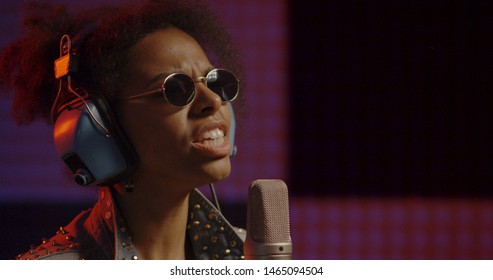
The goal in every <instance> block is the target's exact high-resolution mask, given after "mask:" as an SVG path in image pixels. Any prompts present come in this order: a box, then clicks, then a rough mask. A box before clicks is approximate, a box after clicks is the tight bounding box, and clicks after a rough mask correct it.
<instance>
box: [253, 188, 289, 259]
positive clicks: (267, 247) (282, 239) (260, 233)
mask: <svg viewBox="0 0 493 280" xmlns="http://www.w3.org/2000/svg"><path fill="white" fill-rule="evenodd" d="M288 201H289V199H288V187H287V186H286V184H285V183H284V182H283V181H282V180H256V181H254V182H252V183H251V184H250V188H249V190H248V204H247V234H246V240H245V247H244V254H245V259H250V260H290V259H291V255H292V253H293V245H292V242H291V235H290V230H289V202H288Z"/></svg>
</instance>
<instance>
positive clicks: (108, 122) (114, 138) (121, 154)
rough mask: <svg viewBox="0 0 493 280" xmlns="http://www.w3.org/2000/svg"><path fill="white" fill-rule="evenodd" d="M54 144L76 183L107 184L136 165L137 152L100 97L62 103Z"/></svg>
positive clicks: (120, 178) (120, 177)
mask: <svg viewBox="0 0 493 280" xmlns="http://www.w3.org/2000/svg"><path fill="white" fill-rule="evenodd" d="M54 142H55V148H56V150H57V152H58V154H59V156H60V158H61V159H62V160H63V161H64V162H65V164H66V165H67V167H68V168H69V169H70V170H71V171H72V173H73V174H74V180H75V182H76V183H77V184H79V185H89V184H96V185H110V184H114V183H117V182H120V181H122V180H124V179H125V178H126V177H128V176H129V175H130V174H131V173H132V172H133V171H134V170H135V168H136V165H137V156H136V153H135V152H134V150H133V148H132V146H131V145H130V143H129V141H128V140H127V138H126V137H125V135H124V134H123V132H122V130H121V129H120V127H119V126H118V124H117V122H116V119H115V117H114V116H113V113H112V111H111V109H110V107H109V105H108V103H107V102H106V101H105V100H104V99H103V98H101V97H97V96H89V97H88V98H87V99H85V100H81V99H76V100H74V101H72V102H70V103H68V104H66V105H64V106H63V107H62V109H61V110H60V112H59V115H58V118H57V120H56V122H55V126H54Z"/></svg>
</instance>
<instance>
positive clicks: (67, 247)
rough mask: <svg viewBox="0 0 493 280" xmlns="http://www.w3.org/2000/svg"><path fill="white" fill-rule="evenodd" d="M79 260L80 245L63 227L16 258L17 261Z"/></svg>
mask: <svg viewBox="0 0 493 280" xmlns="http://www.w3.org/2000/svg"><path fill="white" fill-rule="evenodd" d="M81 258H82V256H81V254H80V244H79V243H78V242H77V241H76V240H74V237H73V236H71V235H69V234H68V233H67V232H66V231H65V229H64V228H63V227H60V229H59V230H58V231H57V233H56V234H55V236H53V237H52V238H50V239H43V240H42V242H41V244H39V245H38V246H36V247H34V246H33V247H32V248H31V249H30V250H29V251H27V252H25V253H22V254H19V255H18V256H17V257H16V259H18V260H35V259H39V260H41V259H47V260H48V259H53V260H62V259H67V260H78V259H81Z"/></svg>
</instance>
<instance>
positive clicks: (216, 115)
mask: <svg viewBox="0 0 493 280" xmlns="http://www.w3.org/2000/svg"><path fill="white" fill-rule="evenodd" d="M30 10H31V13H30V15H29V16H28V17H27V21H26V23H27V28H28V33H27V34H26V36H25V37H24V38H22V39H21V40H19V41H16V42H14V43H12V44H10V45H9V46H7V48H5V49H4V50H2V53H1V62H2V76H1V77H2V79H1V80H2V81H3V82H4V83H8V84H10V85H12V86H13V87H14V89H15V90H16V96H15V98H14V105H13V112H14V116H15V117H16V119H17V121H18V122H19V123H27V122H31V121H33V120H37V119H45V120H49V119H50V118H51V119H53V120H55V143H57V141H59V140H58V139H57V138H63V139H66V135H64V133H66V131H67V130H66V129H65V130H64V129H61V128H60V127H65V126H66V125H60V124H59V123H60V122H63V121H64V118H65V116H67V115H69V116H72V115H70V114H73V112H85V113H86V115H85V116H86V118H88V119H89V120H90V123H92V126H91V127H94V128H95V130H98V131H103V132H104V133H103V134H105V135H106V136H108V138H110V139H111V138H112V136H111V134H113V135H114V133H115V132H114V131H116V130H118V131H120V130H121V132H120V133H121V134H122V136H121V138H122V139H123V141H126V142H127V141H128V143H129V144H128V147H125V148H124V153H125V154H126V158H127V162H126V165H125V166H126V167H125V168H124V169H125V170H124V171H123V172H119V173H118V174H117V175H114V176H113V175H112V176H111V178H109V179H108V178H98V175H97V172H98V170H91V169H90V168H89V167H88V168H87V169H88V170H85V169H83V168H79V167H77V168H75V169H73V170H72V171H73V172H74V173H75V176H76V179H77V180H79V183H81V182H82V183H83V184H86V183H88V182H89V181H94V182H95V183H98V184H99V185H102V186H101V188H100V196H99V199H98V202H97V203H96V204H95V206H94V207H93V208H92V209H91V210H88V211H85V212H82V213H81V214H79V215H78V216H77V217H76V218H75V219H74V220H73V221H72V222H71V223H70V224H69V225H67V226H66V227H61V228H60V230H59V231H58V232H57V234H56V235H55V236H54V237H52V238H50V239H46V240H43V242H42V244H40V245H39V246H37V247H33V248H32V249H31V250H29V251H28V252H26V253H24V254H20V255H19V256H18V257H17V258H18V259H241V258H243V252H242V250H243V249H242V247H243V241H242V237H241V235H242V234H243V232H242V231H241V230H239V229H236V228H233V227H231V226H230V225H229V223H228V222H227V221H226V220H225V219H224V217H222V215H221V214H220V213H219V211H218V210H217V209H215V208H214V207H213V206H212V204H211V203H210V202H209V201H208V200H207V199H205V198H204V197H203V196H202V195H201V194H200V193H199V192H198V191H197V190H195V188H196V187H198V186H201V185H204V184H208V183H211V182H216V181H219V180H222V179H224V178H226V177H227V176H228V175H229V173H230V169H231V166H230V159H229V155H230V153H231V150H232V144H231V143H230V141H229V138H228V137H229V133H230V129H231V127H230V120H231V111H230V107H229V105H228V103H229V102H230V101H232V100H233V99H235V98H236V95H237V94H238V87H239V82H238V80H237V79H236V77H235V76H234V74H232V73H234V72H235V73H237V72H238V63H237V56H236V53H235V51H234V50H233V48H232V47H231V42H230V39H229V36H228V35H227V33H226V32H225V31H224V29H223V28H222V27H221V26H220V25H219V24H218V23H217V22H216V20H215V19H214V17H213V16H212V15H211V13H210V12H209V11H208V10H207V9H206V7H204V6H203V5H202V4H200V3H196V2H192V3H183V2H182V1H150V2H148V3H145V4H143V5H141V6H138V7H136V6H129V7H122V8H119V9H116V8H108V7H105V8H98V9H96V10H92V11H88V12H86V13H81V14H75V15H70V14H69V13H68V12H67V11H66V10H65V9H64V8H63V7H56V8H53V7H49V6H42V5H33V6H31V7H30ZM33 46H36V47H35V48H33ZM59 46H60V48H58V47H59ZM206 51H207V52H206ZM33 58H35V59H33ZM212 58H214V59H215V61H212ZM57 59H58V60H57ZM29 60H30V61H29ZM55 60H57V62H55V73H56V77H57V78H58V81H57V80H56V79H55V78H54V77H53V72H51V71H48V70H45V69H46V68H49V67H46V66H47V65H53V61H55ZM16 61H21V63H20V64H18V65H16V64H15V63H16ZM24 61H29V63H22V62H24ZM67 65H68V66H67ZM65 66H66V69H65V68H64V67H65ZM9 68H10V69H9ZM11 69H15V71H11ZM225 69H228V70H225ZM225 81H227V82H225ZM47 96H49V97H50V98H47ZM94 98H96V99H97V100H99V99H101V100H103V101H104V102H102V104H103V105H104V106H108V109H107V110H108V114H109V115H111V117H110V116H109V115H108V119H110V118H114V119H115V120H114V123H111V122H109V123H108V122H107V119H105V117H104V115H105V114H106V112H105V110H102V109H100V108H98V107H97V106H96V107H92V106H93V104H92V103H91V102H92V101H91V100H92V99H94ZM98 102H99V101H98ZM96 103H97V102H96ZM96 103H94V104H96ZM74 109H75V110H74ZM100 115H103V116H100ZM81 116H82V115H77V120H80V118H82V117H81ZM70 118H71V117H70ZM70 118H69V119H70ZM67 123H70V122H67ZM65 124H66V123H65ZM115 127H118V129H116V128H115ZM69 131H70V130H69ZM86 140H87V139H86ZM60 141H61V140H60ZM64 141H65V140H64ZM95 141H97V140H95ZM82 142H83V143H82V144H77V145H82V146H84V147H91V145H93V146H94V145H95V146H97V145H98V144H94V143H93V142H92V140H91V138H90V137H89V138H88V140H87V141H82ZM117 142H120V141H117ZM65 144H66V143H65V142H64V143H63V144H60V145H59V146H64V145H65ZM74 145H75V144H74ZM59 146H57V149H58V150H59V152H60V149H61V148H60V147H59ZM120 146H121V145H120ZM123 146H125V145H123ZM62 148H63V147H62ZM61 156H62V158H64V160H65V161H66V163H67V165H68V166H69V168H71V169H72V166H71V164H72V163H71V162H73V161H74V160H67V159H66V155H61ZM77 160H78V161H83V159H82V160H81V159H80V158H77ZM100 160H105V159H104V158H103V159H98V161H100ZM69 161H70V162H69ZM85 165H87V163H85ZM85 165H84V163H82V166H84V167H85ZM103 168H106V167H103ZM96 169H98V168H96ZM81 170H82V171H84V172H82V171H81ZM103 177H104V176H103ZM87 180H89V181H87Z"/></svg>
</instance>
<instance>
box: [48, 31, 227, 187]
mask: <svg viewBox="0 0 493 280" xmlns="http://www.w3.org/2000/svg"><path fill="white" fill-rule="evenodd" d="M93 29H94V28H93V27H89V28H86V29H84V30H83V31H81V32H80V33H79V34H78V35H77V36H76V37H75V38H76V39H74V42H73V43H72V41H71V39H70V37H69V36H68V35H64V36H63V37H62V39H61V40H60V58H59V59H57V60H56V61H55V77H56V78H57V79H58V80H59V83H60V85H59V92H58V94H57V97H56V98H55V101H54V103H53V108H52V119H53V122H54V133H53V135H54V142H55V148H56V150H57V152H58V154H59V156H60V158H61V159H62V160H63V161H64V162H65V164H66V165H67V167H68V168H69V169H70V170H71V172H72V173H73V174H74V180H75V182H76V183H77V184H79V185H84V186H85V185H90V184H96V185H111V184H114V183H118V182H121V181H123V180H125V179H126V178H128V176H130V175H131V174H132V173H133V172H134V171H135V169H136V167H137V155H136V153H135V151H134V149H133V147H132V145H131V144H130V142H129V141H128V139H127V137H126V136H125V135H124V132H123V130H122V129H121V128H120V126H119V125H118V121H117V119H116V117H115V116H114V114H113V112H112V110H111V107H110V105H109V104H108V102H107V101H106V99H105V98H104V97H102V96H96V95H91V94H88V93H87V92H86V91H85V90H84V89H73V88H72V74H75V73H77V71H78V62H79V56H78V51H77V49H78V47H79V46H80V45H81V44H82V42H83V41H84V40H85V38H86V37H87V36H88V35H89V34H90V33H92V30H93ZM72 46H74V47H72ZM64 85H66V90H67V91H68V92H69V94H72V95H73V98H69V99H68V100H67V101H63V104H61V105H58V104H57V103H58V102H57V101H58V99H59V97H60V94H61V91H62V89H63V87H64ZM228 108H229V109H230V111H231V122H230V132H229V138H230V143H231V146H232V150H231V153H230V157H233V156H234V155H235V154H236V151H237V148H236V146H235V144H234V137H235V129H236V121H235V115H234V111H233V106H232V105H231V104H230V103H229V102H228Z"/></svg>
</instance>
